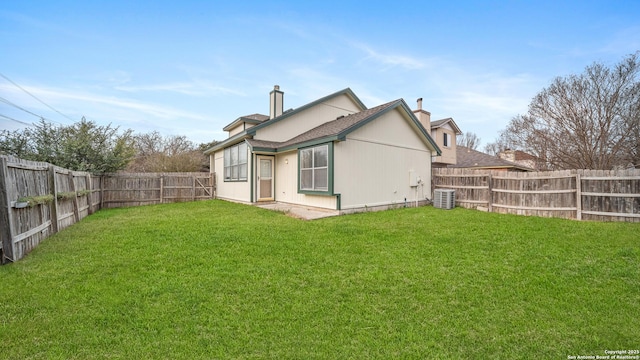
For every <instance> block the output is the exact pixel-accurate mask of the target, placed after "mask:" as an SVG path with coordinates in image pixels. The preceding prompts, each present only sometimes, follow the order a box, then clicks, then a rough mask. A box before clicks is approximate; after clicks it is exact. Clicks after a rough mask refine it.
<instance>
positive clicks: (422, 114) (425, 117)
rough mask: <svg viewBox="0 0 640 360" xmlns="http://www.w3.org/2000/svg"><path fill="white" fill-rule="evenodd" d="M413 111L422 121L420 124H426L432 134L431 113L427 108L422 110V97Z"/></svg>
mask: <svg viewBox="0 0 640 360" xmlns="http://www.w3.org/2000/svg"><path fill="white" fill-rule="evenodd" d="M413 113H414V114H415V115H416V117H417V118H418V120H419V121H420V124H422V126H424V128H425V130H427V133H428V134H431V113H430V112H428V111H426V110H422V98H419V99H418V108H417V109H416V110H413Z"/></svg>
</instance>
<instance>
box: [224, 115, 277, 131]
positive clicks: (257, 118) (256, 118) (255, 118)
mask: <svg viewBox="0 0 640 360" xmlns="http://www.w3.org/2000/svg"><path fill="white" fill-rule="evenodd" d="M267 120H269V117H268V116H267V115H262V114H251V115H245V116H241V117H239V118H237V119H235V120H234V121H233V122H231V123H230V124H229V125H227V126H225V127H224V128H222V130H223V131H230V130H233V129H234V128H236V127H237V126H238V125H240V124H241V123H247V124H260V123H262V122H265V121H267Z"/></svg>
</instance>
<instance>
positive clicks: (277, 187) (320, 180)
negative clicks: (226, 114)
mask: <svg viewBox="0 0 640 360" xmlns="http://www.w3.org/2000/svg"><path fill="white" fill-rule="evenodd" d="M283 105H284V93H283V92H282V91H280V89H279V87H278V86H275V87H274V89H273V91H271V93H270V110H269V115H268V116H267V115H260V114H253V115H248V116H242V117H239V118H238V119H236V120H235V121H233V122H232V123H230V124H229V125H227V126H226V127H225V128H224V130H225V131H227V132H228V133H229V137H228V138H227V139H226V140H224V141H222V142H219V143H217V144H216V145H215V146H214V147H212V148H210V149H208V150H206V151H205V154H208V155H209V156H210V162H211V172H213V173H215V174H216V175H215V176H216V180H217V187H216V196H217V197H218V198H220V199H226V200H231V201H237V202H244V203H260V202H272V201H275V202H282V203H289V204H297V205H304V206H309V207H317V208H325V209H331V210H338V211H340V212H342V213H347V212H355V211H362V210H364V209H385V208H388V207H390V206H399V205H405V204H406V205H409V206H415V205H416V204H424V203H426V201H427V199H430V198H431V194H430V189H431V160H432V156H439V155H440V149H439V148H438V146H437V145H436V143H435V141H434V140H433V139H432V138H431V136H430V135H429V133H428V131H427V130H426V129H425V128H424V127H423V125H422V124H421V123H420V121H419V120H418V119H417V118H416V117H415V116H414V114H413V112H412V111H411V109H410V108H409V107H408V106H407V104H406V103H405V102H404V100H402V99H399V100H395V101H391V102H388V103H386V104H382V105H379V106H376V107H373V108H367V107H366V106H365V105H364V104H363V103H362V101H360V99H359V98H358V97H357V96H356V94H354V93H353V91H351V89H348V88H347V89H344V90H341V91H338V92H336V93H333V94H330V95H328V96H325V97H323V98H320V99H318V100H315V101H313V102H310V103H308V104H306V105H303V106H300V107H298V108H295V109H291V110H287V111H283V108H284V106H283Z"/></svg>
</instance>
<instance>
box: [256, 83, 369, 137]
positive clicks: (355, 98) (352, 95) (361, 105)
mask: <svg viewBox="0 0 640 360" xmlns="http://www.w3.org/2000/svg"><path fill="white" fill-rule="evenodd" d="M341 95H347V96H348V97H349V98H351V100H353V102H354V103H355V104H356V106H357V107H358V108H359V109H360V110H366V109H367V107H366V106H365V105H364V103H362V101H361V100H360V99H359V98H358V96H356V94H355V93H354V92H353V91H352V90H351V89H350V88H346V89H343V90H340V91H337V92H335V93H333V94H330V95H327V96H325V97H322V98H320V99H318V100H315V101H312V102H310V103H308V104H305V105H303V106H300V107H298V108H295V109H292V110H287V111H285V112H284V113H283V114H282V115H280V116H278V117H275V118H273V119H271V120H268V121H265V122H263V123H261V124H259V125H256V126H254V127H252V128H251V129H249V130H248V131H247V133H248V134H249V135H255V134H256V132H257V131H259V130H260V129H263V128H265V127H268V126H271V125H273V124H275V123H277V122H280V121H282V120H284V119H287V118H290V117H292V116H294V115H297V114H299V113H301V112H303V111H304V110H307V109H309V108H312V107H314V106H316V105H319V104H322V103H323V102H326V101H328V100H331V99H333V98H336V97H338V96H341Z"/></svg>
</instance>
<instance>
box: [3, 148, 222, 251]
mask: <svg viewBox="0 0 640 360" xmlns="http://www.w3.org/2000/svg"><path fill="white" fill-rule="evenodd" d="M214 189H215V186H214V176H213V174H209V173H140V174H129V173H122V174H120V173H118V174H105V175H102V176H97V175H92V174H89V173H86V172H80V171H71V170H68V169H63V168H61V167H58V166H55V165H51V164H49V163H44V162H35V161H28V160H22V159H18V158H16V157H12V156H0V259H1V261H0V262H1V263H2V264H5V263H7V262H11V261H16V260H19V259H21V258H22V257H24V256H25V255H26V254H27V253H28V252H29V251H31V250H33V249H34V248H35V247H36V246H37V245H38V244H39V243H40V242H42V241H43V240H44V239H46V238H47V237H48V236H50V235H52V234H54V233H56V232H58V231H60V230H62V229H64V228H66V227H68V226H70V225H72V224H75V223H76V222H78V221H80V220H81V219H83V218H84V217H86V216H87V215H89V214H91V213H93V212H95V211H97V210H100V209H103V208H114V207H125V206H140V205H149V204H160V203H169V202H179V201H194V200H203V199H211V198H213V197H214Z"/></svg>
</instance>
